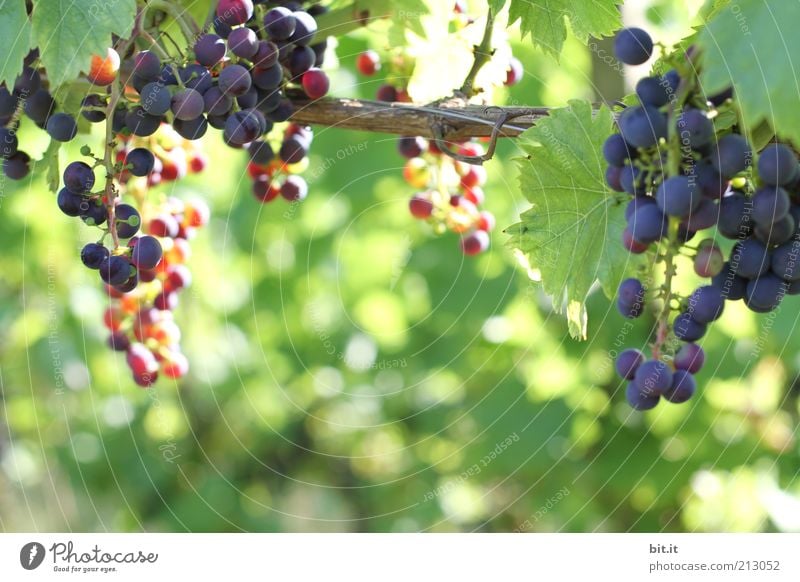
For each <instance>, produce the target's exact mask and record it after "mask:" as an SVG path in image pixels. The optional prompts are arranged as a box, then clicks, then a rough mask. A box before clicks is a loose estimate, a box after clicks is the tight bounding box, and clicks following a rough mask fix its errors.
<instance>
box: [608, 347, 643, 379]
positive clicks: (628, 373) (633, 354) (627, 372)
mask: <svg viewBox="0 0 800 582" xmlns="http://www.w3.org/2000/svg"><path fill="white" fill-rule="evenodd" d="M643 363H644V354H643V353H642V352H640V351H639V350H634V349H629V350H625V351H623V352H621V353H620V354H619V356H617V361H616V362H615V366H616V370H617V374H619V376H620V377H621V378H624V379H625V380H633V377H634V375H635V374H636V370H637V369H638V368H639V366H641V365H642V364H643Z"/></svg>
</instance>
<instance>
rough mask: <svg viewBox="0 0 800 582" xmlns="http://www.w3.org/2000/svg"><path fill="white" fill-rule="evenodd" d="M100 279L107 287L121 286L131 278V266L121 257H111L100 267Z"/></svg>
mask: <svg viewBox="0 0 800 582" xmlns="http://www.w3.org/2000/svg"><path fill="white" fill-rule="evenodd" d="M100 278H101V279H103V281H105V282H106V283H108V284H109V285H122V284H123V283H125V282H126V281H127V280H128V279H130V278H131V264H130V262H129V261H128V259H126V258H125V257H123V256H120V255H112V256H110V257H109V258H108V259H107V260H105V261H103V262H102V264H101V265H100Z"/></svg>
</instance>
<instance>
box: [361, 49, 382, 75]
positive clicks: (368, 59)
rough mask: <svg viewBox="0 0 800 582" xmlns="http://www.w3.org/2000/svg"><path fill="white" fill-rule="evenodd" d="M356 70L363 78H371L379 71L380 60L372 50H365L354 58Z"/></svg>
mask: <svg viewBox="0 0 800 582" xmlns="http://www.w3.org/2000/svg"><path fill="white" fill-rule="evenodd" d="M356 68H357V69H358V72H359V73H361V74H362V75H364V76H365V77H371V76H372V75H374V74H375V73H377V72H378V71H380V70H381V58H380V56H379V55H378V53H376V52H375V51H373V50H367V51H364V52H363V53H361V54H360V55H358V57H356Z"/></svg>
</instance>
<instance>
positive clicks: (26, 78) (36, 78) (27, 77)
mask: <svg viewBox="0 0 800 582" xmlns="http://www.w3.org/2000/svg"><path fill="white" fill-rule="evenodd" d="M41 86H42V77H41V75H39V71H37V70H36V69H33V68H31V67H24V68H23V69H22V72H21V73H20V74H19V76H18V77H17V78H16V80H15V81H14V94H15V95H32V94H33V93H35V92H36V91H38V90H39V88H40V87H41Z"/></svg>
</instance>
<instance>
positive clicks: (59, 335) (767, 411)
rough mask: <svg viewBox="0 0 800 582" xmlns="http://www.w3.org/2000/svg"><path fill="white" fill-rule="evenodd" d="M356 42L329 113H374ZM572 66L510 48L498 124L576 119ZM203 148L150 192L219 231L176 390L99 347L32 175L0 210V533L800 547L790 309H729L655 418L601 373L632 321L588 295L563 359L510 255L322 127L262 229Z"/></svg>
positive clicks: (383, 146) (540, 305)
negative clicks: (452, 226) (520, 112)
mask: <svg viewBox="0 0 800 582" xmlns="http://www.w3.org/2000/svg"><path fill="white" fill-rule="evenodd" d="M673 25H674V23H673ZM370 40H373V41H374V39H370V37H368V36H366V35H364V36H358V35H356V38H353V39H345V40H342V41H341V42H340V44H339V47H338V54H339V57H340V59H341V61H342V65H343V67H342V68H341V69H340V70H339V71H338V72H334V74H333V84H332V86H333V87H334V90H335V91H336V92H337V93H338V94H342V95H347V94H349V95H360V96H371V95H372V94H373V93H374V91H375V88H376V87H377V85H378V84H379V82H380V80H379V79H375V80H369V81H368V82H364V80H363V78H362V79H356V78H355V77H354V76H353V74H352V73H350V72H348V71H352V70H353V67H352V62H353V60H354V58H355V55H356V54H358V52H360V51H361V50H363V49H364V48H365V47H366V46H367V42H369V41H370ZM565 50H566V53H565V55H564V56H563V57H562V65H558V64H557V63H555V62H554V61H553V60H552V59H550V58H548V57H545V56H543V55H542V54H541V53H539V52H536V51H534V50H533V49H532V48H531V47H530V46H529V45H528V44H527V43H525V44H515V54H517V55H518V56H519V58H520V59H521V60H522V61H523V62H524V63H525V66H526V76H525V79H524V81H523V82H522V83H520V85H518V86H516V87H514V88H513V89H512V90H511V91H510V92H509V93H510V95H509V96H508V99H507V102H517V103H529V104H543V105H551V106H555V105H563V104H565V103H566V101H567V99H570V98H577V97H584V98H591V85H590V83H589V79H590V77H591V75H590V71H589V67H590V64H589V63H590V59H589V55H588V52H587V51H586V49H585V48H584V47H581V46H580V45H579V44H578V43H577V42H576V41H575V40H574V39H570V40H569V41H568V43H567V46H566V49H565ZM610 74H617V73H615V72H614V71H611V73H610ZM206 141H207V143H206V144H205V147H206V149H207V152H208V154H209V156H210V159H211V163H210V167H209V169H208V170H207V171H206V172H205V173H204V174H203V175H201V176H197V177H192V178H189V179H186V180H183V181H181V182H179V183H178V184H176V185H174V187H173V186H168V187H165V189H166V190H167V191H169V192H171V193H174V194H175V195H177V196H184V197H190V196H198V195H199V196H202V197H204V198H206V199H207V200H208V201H209V203H210V204H211V206H212V208H213V219H212V222H211V224H210V225H209V227H208V228H207V229H204V230H203V231H201V232H200V234H199V236H198V237H197V238H196V239H195V240H193V241H192V247H193V251H194V254H193V257H192V259H191V261H190V265H191V267H192V270H193V272H194V276H195V281H194V285H193V287H192V289H191V290H190V291H189V292H187V293H186V294H185V296H184V297H183V298H182V304H181V306H180V307H179V308H178V311H177V317H178V320H179V322H180V324H181V326H182V329H183V335H184V339H183V344H184V347H185V350H186V353H187V355H188V356H189V358H190V360H191V362H192V371H191V372H190V375H189V377H188V379H186V380H185V381H182V382H181V383H180V384H177V385H176V384H175V383H171V382H170V381H169V380H166V379H162V380H160V381H159V383H158V384H157V385H156V386H155V387H154V388H153V389H152V390H149V391H144V390H142V389H140V388H137V387H136V386H135V385H134V384H133V382H132V381H131V380H130V378H129V375H128V371H127V369H126V366H125V364H124V361H123V358H122V357H121V356H119V355H117V354H114V353H112V352H111V351H110V350H108V349H107V348H106V347H105V344H104V340H105V336H104V330H103V327H102V323H101V315H102V312H103V310H104V307H105V299H104V298H103V296H102V294H101V292H100V289H99V286H98V284H97V280H96V274H95V273H92V272H89V271H88V270H87V269H85V268H84V267H83V266H82V265H81V264H80V260H79V258H78V250H79V248H80V247H81V245H82V243H83V242H85V241H87V240H89V239H90V238H91V236H92V234H91V232H90V231H89V229H87V228H86V227H84V226H82V225H79V224H78V223H77V221H75V220H71V219H67V218H65V217H64V216H62V215H60V214H59V212H58V210H57V208H56V205H55V201H54V196H53V194H51V193H50V192H48V191H47V189H46V187H45V185H44V178H43V175H42V174H43V172H37V173H35V175H34V178H33V179H32V180H31V181H30V182H25V183H21V184H12V183H9V182H5V183H3V184H2V186H1V187H0V195H1V197H0V220H1V221H2V222H0V224H2V227H0V244H2V248H3V253H2V254H0V273H2V277H0V329H2V334H0V390H1V392H0V394H1V395H2V401H3V410H2V415H0V528H2V529H3V530H6V531H16V530H39V531H48V530H67V529H68V530H73V531H103V530H122V531H139V530H150V531H152V530H158V531H161V530H163V531H185V530H189V531H239V530H257V531H418V530H424V531H473V530H479V531H514V530H517V531H656V530H658V531H661V530H664V531H684V530H690V531H695V530H701V531H723V530H733V531H760V530H766V531H775V530H784V531H787V530H794V531H796V530H798V529H800V482H798V479H797V474H798V473H797V472H798V467H800V449H799V448H798V443H797V426H798V416H800V410H799V409H798V390H797V375H798V369H799V368H800V360H799V359H798V358H797V351H798V348H800V334H796V333H794V332H795V329H796V325H797V319H798V317H800V315H798V313H799V312H798V311H797V309H796V302H793V301H791V300H789V301H787V302H786V303H785V305H784V308H783V310H782V311H781V312H780V313H779V314H778V316H777V317H774V318H771V319H770V318H763V317H756V316H754V315H753V314H751V313H749V312H746V311H745V310H744V309H741V308H740V306H738V305H731V306H729V308H727V309H726V313H725V315H724V317H723V319H722V320H721V321H720V322H719V323H718V324H716V325H714V326H713V328H712V330H711V332H710V333H709V335H708V336H707V338H706V339H705V341H704V342H703V345H704V347H705V348H706V350H707V352H708V363H707V365H706V368H705V369H704V370H703V371H702V373H700V374H699V377H698V379H699V382H700V385H701V389H700V392H699V395H698V397H696V398H695V399H694V400H693V401H692V402H690V403H688V404H685V405H681V406H672V405H669V404H665V405H662V406H659V407H658V408H657V409H656V410H654V411H651V412H648V413H646V414H644V415H642V414H639V413H635V412H632V411H631V410H630V409H629V408H628V407H627V406H626V404H625V403H624V394H623V389H622V387H621V386H620V384H619V383H618V381H617V379H616V378H615V376H614V373H613V365H612V357H613V355H614V353H615V352H616V351H619V350H620V349H622V348H624V347H629V346H639V347H641V346H643V345H645V343H646V341H647V338H646V337H645V335H644V334H645V330H646V329H647V328H648V325H647V323H646V322H645V321H640V322H637V323H636V325H631V324H630V322H628V321H625V320H623V319H622V318H621V317H620V316H619V315H618V314H617V312H616V310H615V309H613V306H612V305H610V304H609V302H608V301H607V300H606V299H605V298H604V297H603V295H602V293H600V292H596V293H595V294H594V295H593V296H592V297H591V298H590V302H589V314H590V319H589V341H587V342H577V341H574V340H571V339H570V338H569V334H568V332H567V326H566V322H565V321H564V320H563V319H562V318H561V317H559V316H556V315H554V313H553V311H552V309H551V305H549V304H548V302H547V300H546V299H545V298H544V297H543V295H542V294H541V293H540V289H539V287H538V285H537V284H536V283H533V282H530V281H528V280H527V278H526V276H525V274H524V273H522V272H521V271H519V270H518V269H517V268H516V267H515V263H514V259H513V257H512V256H511V255H510V253H509V252H508V251H507V250H506V249H505V248H504V246H503V243H504V239H505V236H504V235H503V234H502V232H500V231H499V230H498V231H497V232H495V233H494V234H493V237H492V238H493V240H492V244H493V246H492V249H491V251H490V252H489V253H487V254H485V255H483V256H481V257H479V258H477V259H473V260H470V259H465V258H463V257H462V255H461V253H460V252H459V250H458V245H457V239H456V238H455V237H454V236H453V235H445V236H442V237H434V236H433V235H432V234H431V233H430V232H428V231H427V229H426V227H425V226H424V225H421V224H420V223H418V222H416V221H414V220H413V219H412V218H411V217H410V216H409V214H408V211H407V200H408V198H409V196H410V195H411V194H412V191H411V190H410V189H409V187H408V186H407V185H406V184H405V183H404V182H403V181H402V177H401V169H402V161H401V159H400V157H399V156H397V155H396V154H395V138H393V137H389V136H376V135H367V134H360V133H354V132H344V131H338V130H335V129H325V128H319V129H318V130H317V132H316V139H315V143H314V147H313V150H312V164H311V169H310V170H309V173H308V175H309V178H310V182H311V193H310V196H309V198H308V199H307V200H306V201H305V202H303V203H302V204H301V205H299V206H297V207H293V206H289V205H287V204H285V203H283V201H281V200H278V201H276V202H275V203H272V204H270V205H267V206H260V205H258V204H257V203H256V202H255V201H254V200H253V198H252V196H251V195H250V182H249V179H248V177H247V176H246V173H245V171H244V165H245V160H244V157H243V156H242V155H240V153H239V152H235V151H232V150H229V149H227V148H225V147H224V146H223V145H222V144H221V142H220V141H219V140H218V136H216V135H215V136H214V137H213V138H210V139H208V140H206ZM23 144H24V145H25V146H26V148H27V149H28V150H30V151H31V152H37V153H38V152H40V151H42V150H43V149H44V147H46V140H45V139H44V138H43V136H42V134H41V132H37V131H35V130H32V131H26V132H24V142H23ZM348 152H349V153H348ZM499 152H500V153H499V155H498V156H497V157H496V158H495V159H494V160H493V161H492V162H490V163H489V164H488V165H487V167H488V170H489V176H490V179H489V180H490V181H489V184H488V185H487V188H486V191H487V207H488V208H489V209H490V210H491V211H492V212H494V213H495V214H496V215H497V217H498V224H499V225H500V226H501V227H502V226H504V225H508V224H511V223H512V222H514V221H516V219H517V215H518V213H519V211H520V210H522V209H524V208H525V203H524V198H523V197H522V196H521V195H520V193H519V192H518V189H517V185H516V177H515V176H514V170H513V164H512V162H511V158H512V157H513V155H515V149H514V144H513V143H503V144H502V146H501V148H500V150H499ZM67 156H69V157H70V158H71V159H75V158H76V157H77V146H76V147H75V148H74V149H70V148H65V150H64V151H62V160H64V159H66V157H67ZM327 158H329V159H330V160H332V162H331V163H326V161H325V160H326V159H327ZM323 165H324V167H326V168H327V169H326V170H325V171H324V172H319V173H318V174H315V173H314V168H315V167H316V168H318V167H321V166H323ZM616 242H617V241H609V244H616ZM686 271H687V264H684V265H683V272H686ZM692 283H693V281H692V279H691V278H687V279H686V280H685V281H683V282H682V284H684V285H686V286H687V287H688V286H691V284H692Z"/></svg>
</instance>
